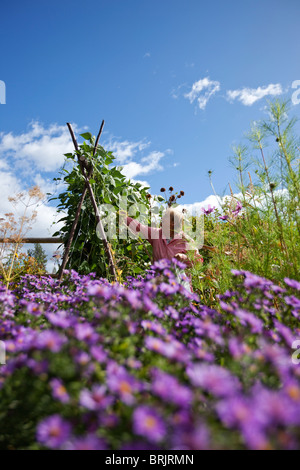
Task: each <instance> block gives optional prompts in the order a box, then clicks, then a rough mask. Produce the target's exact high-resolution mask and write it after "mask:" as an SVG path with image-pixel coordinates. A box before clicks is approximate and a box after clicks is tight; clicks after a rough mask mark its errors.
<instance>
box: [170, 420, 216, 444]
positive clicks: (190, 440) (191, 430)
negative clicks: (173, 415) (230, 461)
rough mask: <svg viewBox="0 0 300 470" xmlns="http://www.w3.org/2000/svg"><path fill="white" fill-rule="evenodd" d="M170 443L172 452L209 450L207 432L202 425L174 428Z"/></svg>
mask: <svg viewBox="0 0 300 470" xmlns="http://www.w3.org/2000/svg"><path fill="white" fill-rule="evenodd" d="M172 441H173V447H172V450H207V449H209V448H210V435H209V431H208V429H207V427H206V426H205V425H204V424H203V423H198V424H196V425H195V426H193V425H191V426H188V427H178V428H176V429H175V432H174V436H173V439H172Z"/></svg>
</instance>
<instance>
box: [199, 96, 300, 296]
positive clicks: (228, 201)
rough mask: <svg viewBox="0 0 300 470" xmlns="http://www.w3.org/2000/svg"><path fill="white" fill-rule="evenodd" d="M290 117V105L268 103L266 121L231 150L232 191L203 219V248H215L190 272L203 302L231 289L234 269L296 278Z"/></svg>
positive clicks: (299, 226)
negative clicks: (219, 205) (234, 178)
mask: <svg viewBox="0 0 300 470" xmlns="http://www.w3.org/2000/svg"><path fill="white" fill-rule="evenodd" d="M289 114H290V108H289V103H288V102H282V101H279V100H276V101H274V102H269V103H268V119H266V120H264V121H261V122H256V123H254V124H252V126H251V130H250V132H249V133H248V134H247V136H246V137H247V140H248V144H247V145H244V144H241V145H239V146H237V147H235V148H234V149H233V151H234V154H233V157H232V158H231V159H230V161H231V163H232V164H233V165H234V167H235V169H236V172H237V181H236V183H235V189H236V190H235V191H233V190H232V189H231V185H229V187H230V190H231V194H230V196H228V197H224V198H221V199H220V200H221V209H219V210H215V211H214V212H212V213H211V214H209V215H206V216H205V242H204V243H205V245H206V246H208V247H209V246H210V247H213V248H211V249H210V250H209V251H207V250H202V254H203V256H204V265H203V267H200V268H199V267H198V268H197V269H194V270H193V273H192V274H193V282H194V287H195V289H196V290H197V291H198V292H199V293H200V295H202V298H203V300H205V301H207V302H211V303H214V302H215V301H216V300H217V298H216V296H217V294H218V293H220V292H224V291H225V290H226V289H228V288H230V287H231V273H230V271H231V269H233V268H235V269H245V270H248V271H251V272H253V273H256V274H258V275H261V276H264V277H267V278H269V279H272V280H274V281H276V282H279V283H281V282H282V281H283V279H284V278H285V277H291V278H294V279H299V278H300V269H299V268H300V250H299V241H300V180H299V174H300V166H299V162H300V159H299V158H300V150H299V148H300V146H299V137H298V136H297V135H296V132H295V123H296V119H295V118H293V117H292V118H290V117H289ZM232 186H233V184H232ZM220 217H221V218H220Z"/></svg>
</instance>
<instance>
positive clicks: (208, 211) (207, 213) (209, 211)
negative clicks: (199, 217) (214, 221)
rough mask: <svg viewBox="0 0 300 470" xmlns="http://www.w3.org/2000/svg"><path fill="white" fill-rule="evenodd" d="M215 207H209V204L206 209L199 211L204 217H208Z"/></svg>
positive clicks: (202, 208)
mask: <svg viewBox="0 0 300 470" xmlns="http://www.w3.org/2000/svg"><path fill="white" fill-rule="evenodd" d="M215 208H216V207H215V206H211V205H210V204H208V207H207V209H205V207H201V211H202V212H203V213H204V214H205V215H209V214H211V213H212V212H213V211H214V210H215Z"/></svg>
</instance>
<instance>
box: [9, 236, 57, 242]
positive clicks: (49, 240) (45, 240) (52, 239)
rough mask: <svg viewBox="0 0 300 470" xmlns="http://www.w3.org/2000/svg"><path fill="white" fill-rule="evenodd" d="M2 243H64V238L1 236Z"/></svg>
mask: <svg viewBox="0 0 300 470" xmlns="http://www.w3.org/2000/svg"><path fill="white" fill-rule="evenodd" d="M0 243H63V239H62V238H55V237H51V238H41V237H38V238H37V237H28V238H21V239H18V240H17V239H16V238H0Z"/></svg>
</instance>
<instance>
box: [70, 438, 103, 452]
mask: <svg viewBox="0 0 300 470" xmlns="http://www.w3.org/2000/svg"><path fill="white" fill-rule="evenodd" d="M64 449H65V450H106V449H107V445H106V443H105V442H104V440H103V439H100V438H99V437H97V436H95V435H94V434H88V435H87V436H84V437H79V438H77V439H72V440H71V441H70V442H68V443H67V444H66V445H65V446H64Z"/></svg>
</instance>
